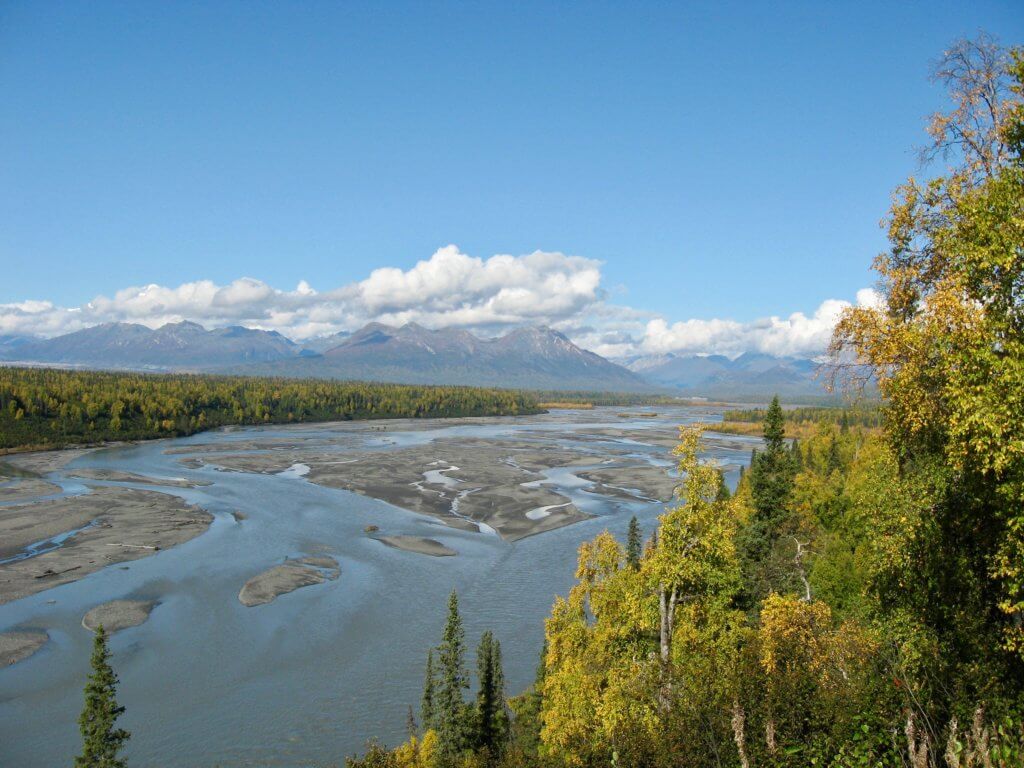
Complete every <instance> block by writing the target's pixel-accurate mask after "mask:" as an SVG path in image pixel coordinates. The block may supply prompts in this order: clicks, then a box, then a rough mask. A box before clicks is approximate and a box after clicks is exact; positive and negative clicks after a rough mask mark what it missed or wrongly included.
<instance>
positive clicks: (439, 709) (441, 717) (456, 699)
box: [434, 590, 470, 764]
mask: <svg viewBox="0 0 1024 768" xmlns="http://www.w3.org/2000/svg"><path fill="white" fill-rule="evenodd" d="M437 655H438V664H439V672H440V679H439V680H438V685H437V690H436V695H435V699H434V702H435V705H434V728H435V730H437V738H438V751H439V753H440V755H441V759H442V761H443V762H444V763H445V764H452V763H454V761H455V760H456V758H457V757H458V756H459V755H460V754H461V753H462V752H463V751H464V750H465V749H467V748H468V747H469V746H470V744H469V741H470V738H469V736H470V734H469V728H468V727H467V726H468V725H469V723H468V722H467V720H468V718H467V711H466V710H467V707H466V703H465V701H464V700H463V691H464V690H465V689H467V688H469V676H468V675H467V673H466V667H465V658H466V632H465V629H463V627H462V617H461V616H460V615H459V597H458V595H457V594H456V593H455V590H452V593H451V596H450V597H449V598H448V620H447V621H446V622H445V627H444V636H443V638H442V640H441V646H440V647H439V648H438V654H437Z"/></svg>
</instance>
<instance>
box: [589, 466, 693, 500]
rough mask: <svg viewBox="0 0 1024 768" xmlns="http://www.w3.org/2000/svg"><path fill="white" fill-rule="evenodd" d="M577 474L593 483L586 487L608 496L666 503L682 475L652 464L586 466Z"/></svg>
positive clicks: (670, 498) (671, 496)
mask: <svg viewBox="0 0 1024 768" xmlns="http://www.w3.org/2000/svg"><path fill="white" fill-rule="evenodd" d="M576 476H577V477H579V478H581V479H583V480H589V481H590V482H592V483H594V486H593V487H592V488H588V489H587V490H589V491H591V492H593V493H600V494H603V495H606V496H614V497H618V498H625V499H632V500H634V501H636V500H640V501H643V500H651V501H659V502H661V503H663V504H664V503H667V502H669V501H671V500H672V498H673V497H674V496H675V489H676V486H677V485H678V484H679V478H677V477H672V476H671V475H669V474H668V469H667V468H662V467H655V466H651V465H650V464H628V465H624V466H611V467H601V468H599V469H587V470H583V471H580V472H577V473H576Z"/></svg>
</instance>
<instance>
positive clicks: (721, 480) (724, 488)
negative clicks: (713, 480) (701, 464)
mask: <svg viewBox="0 0 1024 768" xmlns="http://www.w3.org/2000/svg"><path fill="white" fill-rule="evenodd" d="M731 498H732V492H731V491H730V490H729V486H728V485H726V483H725V473H724V472H723V471H722V470H718V493H717V494H715V501H728V500H729V499H731Z"/></svg>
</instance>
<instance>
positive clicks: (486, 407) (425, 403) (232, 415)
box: [0, 368, 539, 449]
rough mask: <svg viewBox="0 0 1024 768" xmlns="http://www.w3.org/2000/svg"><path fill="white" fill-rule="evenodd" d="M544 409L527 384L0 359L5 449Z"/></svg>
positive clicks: (0, 441) (0, 435) (0, 443)
mask: <svg viewBox="0 0 1024 768" xmlns="http://www.w3.org/2000/svg"><path fill="white" fill-rule="evenodd" d="M538 412H539V408H538V407H537V401H536V399H535V398H534V397H533V396H531V395H529V394H527V393H524V392H515V391H511V390H500V389H483V388H478V387H452V386H409V385H402V384H375V383H365V382H338V381H327V380H294V379H277V378H256V377H243V376H206V375H185V374H178V375H168V374H140V373H110V372H95V371H67V370H54V369H41V368H0V449H10V448H18V447H25V446H33V447H60V446H63V445H69V444H75V443H90V442H101V441H105V440H145V439H150V438H157V437H176V436H181V435H190V434H193V433H195V432H200V431H203V430H206V429H210V428H213V427H220V426H225V425H228V424H288V423H299V422H311V421H330V420H344V419H386V418H430V417H447V416H510V415H516V414H529V413H538Z"/></svg>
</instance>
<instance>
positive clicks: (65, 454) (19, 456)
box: [3, 443, 119, 475]
mask: <svg viewBox="0 0 1024 768" xmlns="http://www.w3.org/2000/svg"><path fill="white" fill-rule="evenodd" d="M112 445H119V443H110V444H109V445H98V446H90V447H88V448H64V449H62V450H57V451H32V452H29V453H12V454H9V455H7V456H4V457H3V460H4V462H5V463H7V464H10V465H11V466H13V467H17V468H18V469H21V470H24V471H26V472H32V473H35V474H37V475H45V474H48V473H50V472H56V471H58V470H60V469H63V468H64V467H66V466H67V465H68V464H69V463H70V462H72V461H74V460H75V459H78V458H81V457H82V456H85V455H86V454H88V453H92V452H93V451H98V450H100V449H101V448H109V447H110V446H112Z"/></svg>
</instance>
